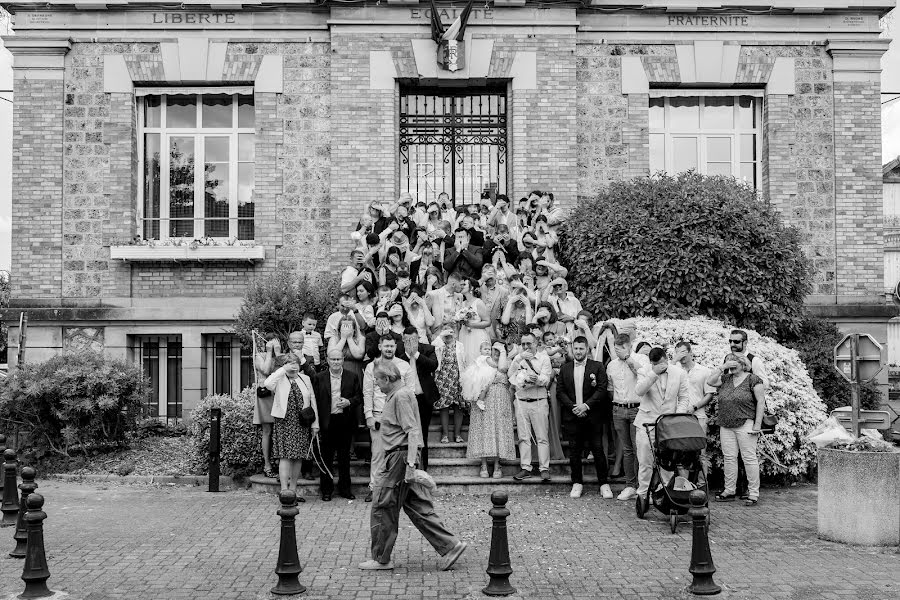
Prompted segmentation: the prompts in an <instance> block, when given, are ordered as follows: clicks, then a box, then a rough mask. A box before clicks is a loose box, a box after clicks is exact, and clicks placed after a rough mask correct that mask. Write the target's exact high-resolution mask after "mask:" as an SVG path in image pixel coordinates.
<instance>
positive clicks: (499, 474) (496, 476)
mask: <svg viewBox="0 0 900 600" xmlns="http://www.w3.org/2000/svg"><path fill="white" fill-rule="evenodd" d="M502 478H503V469H501V468H500V467H496V468H495V469H494V479H502Z"/></svg>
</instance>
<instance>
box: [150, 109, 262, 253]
mask: <svg viewBox="0 0 900 600" xmlns="http://www.w3.org/2000/svg"><path fill="white" fill-rule="evenodd" d="M140 100H141V102H140V123H141V135H140V136H139V140H140V157H141V163H142V168H141V186H140V189H141V195H142V198H141V202H140V206H141V208H142V226H143V227H142V229H143V237H144V239H151V240H166V239H170V238H183V237H184V238H191V239H197V238H203V237H211V238H236V239H239V240H253V239H254V235H255V232H254V224H253V217H254V197H253V182H254V171H255V158H256V156H255V146H256V139H255V138H256V136H255V113H254V106H253V95H252V94H238V93H201V94H160V95H147V96H143V97H141V98H140ZM199 165H202V168H200V167H199Z"/></svg>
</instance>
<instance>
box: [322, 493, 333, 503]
mask: <svg viewBox="0 0 900 600" xmlns="http://www.w3.org/2000/svg"><path fill="white" fill-rule="evenodd" d="M322 502H331V494H322Z"/></svg>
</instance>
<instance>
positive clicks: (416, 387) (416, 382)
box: [409, 350, 422, 396]
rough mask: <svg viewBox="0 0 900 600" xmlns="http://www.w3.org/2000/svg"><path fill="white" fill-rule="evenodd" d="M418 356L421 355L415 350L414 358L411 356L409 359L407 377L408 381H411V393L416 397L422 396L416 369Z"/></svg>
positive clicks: (420, 383)
mask: <svg viewBox="0 0 900 600" xmlns="http://www.w3.org/2000/svg"><path fill="white" fill-rule="evenodd" d="M419 356H421V355H420V353H419V351H418V350H416V355H415V357H413V356H410V357H409V371H410V374H409V377H410V381H412V384H413V391H414V392H415V393H416V395H417V396H418V395H419V394H422V382H421V381H419V370H418V369H416V359H417V358H419Z"/></svg>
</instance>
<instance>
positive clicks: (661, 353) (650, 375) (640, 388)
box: [634, 347, 691, 502]
mask: <svg viewBox="0 0 900 600" xmlns="http://www.w3.org/2000/svg"><path fill="white" fill-rule="evenodd" d="M648 358H649V359H650V367H644V368H642V369H641V370H640V372H639V373H638V380H637V385H636V386H635V392H636V393H637V395H638V396H639V397H640V399H641V406H640V409H639V410H638V414H637V416H636V417H635V418H634V427H635V429H636V430H637V458H638V489H637V495H638V496H642V497H643V496H646V495H647V492H648V491H649V490H650V478H651V476H652V475H653V450H652V448H651V445H652V444H653V441H654V440H655V439H656V432H655V431H654V432H653V433H652V434H650V433H648V431H647V428H646V427H644V425H647V424H651V423H656V419H658V418H659V417H660V415H667V414H672V413H676V412H686V411H688V410H689V407H690V405H691V389H690V386H689V385H688V377H687V373H685V372H684V369H682V368H681V367H679V366H678V365H670V364H669V360H668V358H667V357H666V351H665V350H663V349H662V348H659V347H656V348H652V349H651V350H650V354H649V356H648ZM645 502H646V501H645Z"/></svg>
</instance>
